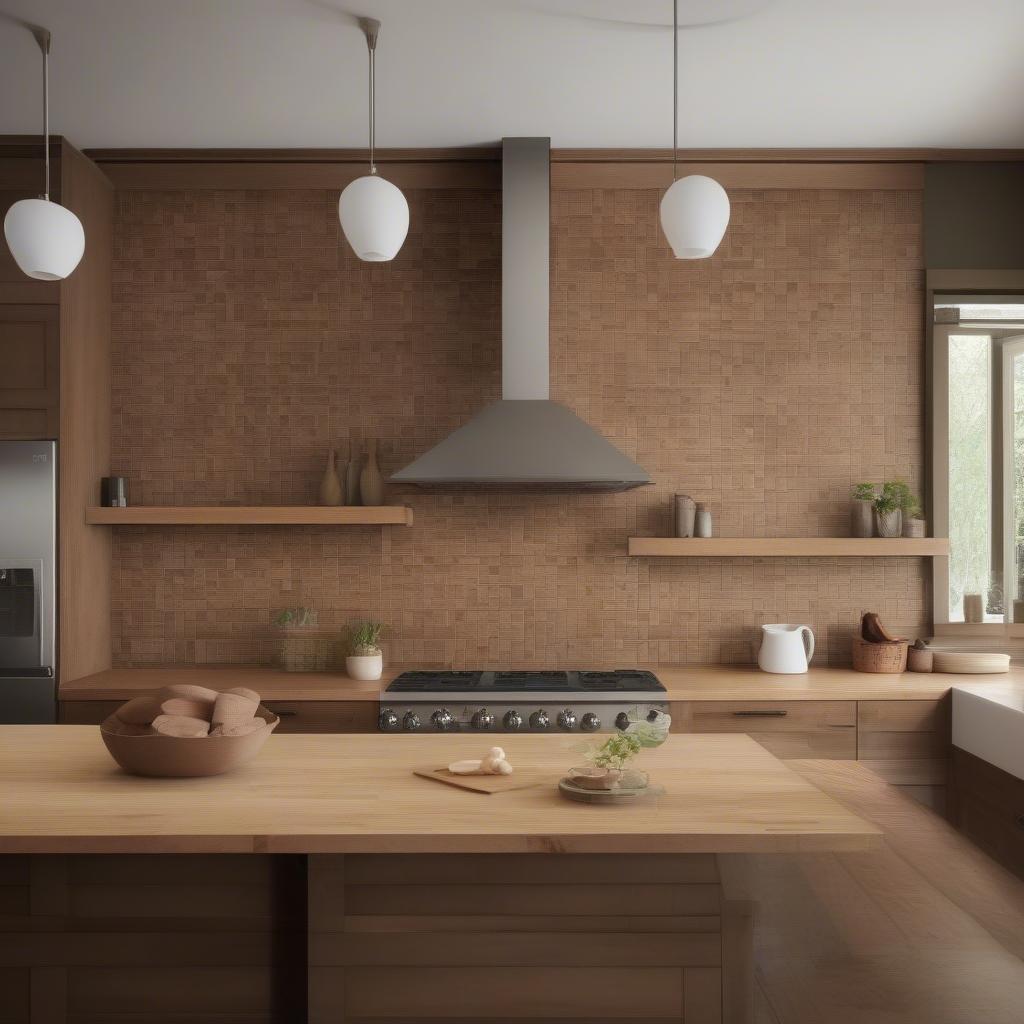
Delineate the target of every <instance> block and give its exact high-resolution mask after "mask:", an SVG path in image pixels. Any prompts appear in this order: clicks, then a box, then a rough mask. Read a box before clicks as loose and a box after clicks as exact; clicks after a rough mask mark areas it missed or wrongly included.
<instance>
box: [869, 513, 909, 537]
mask: <svg viewBox="0 0 1024 1024" xmlns="http://www.w3.org/2000/svg"><path fill="white" fill-rule="evenodd" d="M875 529H876V530H877V531H878V536H879V537H900V536H902V535H903V509H901V508H894V509H892V510H891V511H888V512H880V511H879V510H878V509H875Z"/></svg>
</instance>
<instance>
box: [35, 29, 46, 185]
mask: <svg viewBox="0 0 1024 1024" xmlns="http://www.w3.org/2000/svg"><path fill="white" fill-rule="evenodd" d="M32 35H34V36H35V39H36V42H37V43H38V44H39V49H40V50H42V52H43V199H46V200H49V198H50V33H49V32H48V31H47V30H46V29H45V28H34V29H32Z"/></svg>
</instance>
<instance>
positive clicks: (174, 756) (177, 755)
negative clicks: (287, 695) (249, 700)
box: [100, 704, 281, 779]
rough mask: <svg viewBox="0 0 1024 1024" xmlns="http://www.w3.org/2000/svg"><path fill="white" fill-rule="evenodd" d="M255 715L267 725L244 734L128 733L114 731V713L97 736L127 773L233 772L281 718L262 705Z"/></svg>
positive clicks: (193, 775) (191, 774) (195, 774)
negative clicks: (166, 734) (162, 734)
mask: <svg viewBox="0 0 1024 1024" xmlns="http://www.w3.org/2000/svg"><path fill="white" fill-rule="evenodd" d="M256 717H257V718H262V719H263V721H265V722H266V723H267V727H266V728H265V729H260V730H258V731H257V732H251V733H249V734H248V735H247V736H197V737H183V736H158V735H156V734H155V733H154V734H151V735H145V736H130V735H125V734H124V733H119V732H115V731H114V724H115V722H116V721H119V720H118V718H117V715H116V714H114V715H111V716H110V717H109V718H107V719H106V720H105V721H104V722H103V724H102V725H101V726H100V735H101V736H102V737H103V742H104V743H105V744H106V747H107V750H109V751H110V756H111V757H112V758H113V759H114V760H115V761H116V762H117V763H118V764H119V765H120V766H121V767H122V768H123V769H124V770H125V771H126V772H128V773H129V774H131V775H149V776H152V777H155V778H164V779H174V778H198V777H200V776H204V775H222V774H223V773H224V772H230V771H233V770H234V769H235V768H239V767H241V766H242V765H243V764H245V763H246V762H247V761H251V760H252V759H253V758H254V757H255V756H256V755H257V754H258V753H259V751H260V748H261V747H262V746H263V744H264V743H266V741H267V737H268V736H269V735H270V734H271V733H272V732H273V731H274V729H276V728H277V725H278V723H279V722H280V721H281V719H280V718H278V717H277V715H275V714H274V713H273V712H272V711H268V710H267V709H266V708H265V707H264V706H263V705H262V704H261V705H260V706H259V709H258V710H257V712H256Z"/></svg>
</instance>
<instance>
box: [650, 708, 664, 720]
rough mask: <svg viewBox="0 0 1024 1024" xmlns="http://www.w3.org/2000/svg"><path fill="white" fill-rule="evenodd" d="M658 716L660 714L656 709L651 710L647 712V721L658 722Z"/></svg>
mask: <svg viewBox="0 0 1024 1024" xmlns="http://www.w3.org/2000/svg"><path fill="white" fill-rule="evenodd" d="M660 714H661V712H660V711H659V710H658V709H657V708H651V710H650V711H648V712H647V721H648V722H656V721H657V720H658V715H660Z"/></svg>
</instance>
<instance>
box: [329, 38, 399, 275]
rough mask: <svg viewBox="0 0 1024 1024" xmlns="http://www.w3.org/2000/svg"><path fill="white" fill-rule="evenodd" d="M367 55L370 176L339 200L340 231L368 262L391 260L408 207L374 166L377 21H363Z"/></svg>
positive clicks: (345, 192)
mask: <svg viewBox="0 0 1024 1024" xmlns="http://www.w3.org/2000/svg"><path fill="white" fill-rule="evenodd" d="M359 25H360V28H362V30H363V34H364V35H365V36H366V48H367V50H368V52H369V56H370V173H369V174H365V175H363V176H362V177H361V178H356V180H355V181H353V182H350V183H349V184H348V185H347V186H346V187H345V190H344V191H343V192H342V193H341V198H340V199H339V200H338V218H339V220H340V221H341V230H342V231H343V232H344V233H345V238H347V239H348V244H349V245H351V246H352V249H353V250H354V251H355V254H356V255H357V256H358V257H359V258H360V259H361V260H366V261H367V262H370V263H383V262H385V261H387V260H393V259H394V258H395V256H397V255H398V250H399V249H401V248H402V243H403V242H404V241H405V236H406V235H407V234H408V233H409V204H408V203H407V202H406V200H405V196H404V195H402V190H401V189H400V188H398V186H397V185H392V184H391V182H390V181H387V180H385V179H384V178H382V177H381V176H380V175H379V174H378V173H377V165H376V164H375V163H374V144H375V141H376V139H375V135H376V120H377V119H376V94H375V88H374V86H375V84H376V82H375V78H376V74H375V67H374V56H375V54H376V51H377V35H378V33H379V32H380V22H379V21H376V20H375V19H373V18H362V19H360V22H359Z"/></svg>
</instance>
